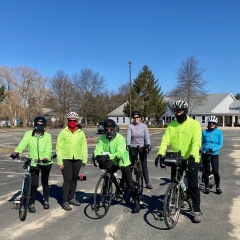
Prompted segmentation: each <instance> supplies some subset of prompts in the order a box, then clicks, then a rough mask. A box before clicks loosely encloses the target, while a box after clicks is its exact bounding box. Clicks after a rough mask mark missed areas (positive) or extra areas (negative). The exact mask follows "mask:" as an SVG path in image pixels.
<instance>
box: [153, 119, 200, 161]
mask: <svg viewBox="0 0 240 240" xmlns="http://www.w3.org/2000/svg"><path fill="white" fill-rule="evenodd" d="M201 139H202V129H201V126H200V123H199V122H198V121H196V120H194V119H192V118H190V117H189V116H187V119H186V121H184V122H183V123H182V124H180V123H178V122H177V121H176V120H174V121H172V122H170V123H169V125H168V127H167V129H166V130H165V133H164V135H163V137H162V142H161V144H160V147H159V151H158V154H161V155H162V156H164V155H165V153H166V150H167V148H168V145H171V149H169V151H173V152H178V151H179V150H181V154H182V156H183V159H187V158H189V156H190V155H193V156H194V157H195V162H200V156H199V150H200V149H201Z"/></svg>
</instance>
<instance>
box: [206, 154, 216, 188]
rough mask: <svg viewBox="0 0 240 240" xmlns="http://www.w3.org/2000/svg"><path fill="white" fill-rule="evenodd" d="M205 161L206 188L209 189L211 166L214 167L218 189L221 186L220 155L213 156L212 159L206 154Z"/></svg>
mask: <svg viewBox="0 0 240 240" xmlns="http://www.w3.org/2000/svg"><path fill="white" fill-rule="evenodd" d="M202 158H203V159H202V160H203V168H204V181H205V187H206V188H209V175H210V164H211V166H212V171H213V175H214V179H215V183H216V187H217V188H218V187H219V185H220V175H219V155H212V156H211V158H210V159H209V157H208V156H207V155H206V154H203V155H202Z"/></svg>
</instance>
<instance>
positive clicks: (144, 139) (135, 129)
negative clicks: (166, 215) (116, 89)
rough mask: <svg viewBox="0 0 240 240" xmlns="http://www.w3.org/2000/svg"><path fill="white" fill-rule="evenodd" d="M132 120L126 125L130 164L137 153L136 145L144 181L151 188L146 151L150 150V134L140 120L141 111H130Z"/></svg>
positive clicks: (133, 161)
mask: <svg viewBox="0 0 240 240" xmlns="http://www.w3.org/2000/svg"><path fill="white" fill-rule="evenodd" d="M132 118H133V122H132V123H131V124H130V125H129V126H128V130H127V150H128V151H129V155H130V160H131V163H132V165H134V163H135V159H136V157H137V154H138V149H137V146H139V159H140V161H141V162H142V172H143V177H144V180H145V183H146V188H148V189H152V188H153V186H152V185H151V184H150V183H149V176H148V167H147V153H148V152H150V151H151V143H150V136H149V132H148V128H147V125H146V124H144V123H142V122H141V113H140V112H139V111H133V112H132Z"/></svg>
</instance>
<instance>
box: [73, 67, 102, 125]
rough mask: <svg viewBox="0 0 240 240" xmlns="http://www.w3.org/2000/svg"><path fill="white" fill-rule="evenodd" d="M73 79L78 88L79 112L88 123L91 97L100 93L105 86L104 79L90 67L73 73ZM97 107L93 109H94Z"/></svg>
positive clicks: (86, 123)
mask: <svg viewBox="0 0 240 240" xmlns="http://www.w3.org/2000/svg"><path fill="white" fill-rule="evenodd" d="M72 78H73V81H74V83H75V85H76V87H77V88H78V91H79V93H80V100H81V103H82V105H81V112H82V114H83V117H84V119H85V125H86V126H87V125H88V117H89V116H90V115H91V113H92V111H94V109H93V108H92V107H93V106H92V101H93V98H94V97H96V96H97V95H98V94H100V93H101V92H102V91H103V90H104V87H105V80H104V78H103V77H102V76H100V74H99V73H98V72H97V73H94V72H93V71H92V70H91V69H87V68H85V69H82V70H81V71H80V72H79V73H75V74H73V77H72ZM96 110H97V109H95V111H96Z"/></svg>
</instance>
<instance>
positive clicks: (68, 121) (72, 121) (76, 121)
mask: <svg viewBox="0 0 240 240" xmlns="http://www.w3.org/2000/svg"><path fill="white" fill-rule="evenodd" d="M68 122H77V120H68Z"/></svg>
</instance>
